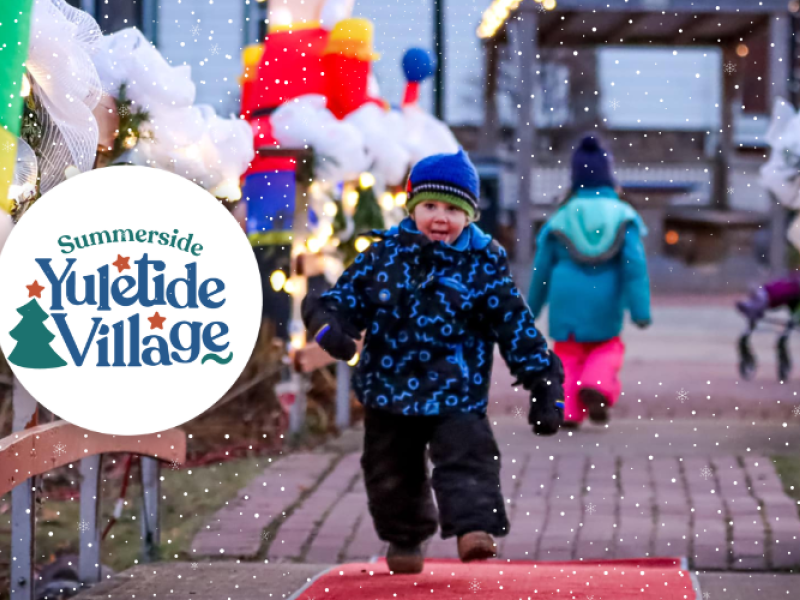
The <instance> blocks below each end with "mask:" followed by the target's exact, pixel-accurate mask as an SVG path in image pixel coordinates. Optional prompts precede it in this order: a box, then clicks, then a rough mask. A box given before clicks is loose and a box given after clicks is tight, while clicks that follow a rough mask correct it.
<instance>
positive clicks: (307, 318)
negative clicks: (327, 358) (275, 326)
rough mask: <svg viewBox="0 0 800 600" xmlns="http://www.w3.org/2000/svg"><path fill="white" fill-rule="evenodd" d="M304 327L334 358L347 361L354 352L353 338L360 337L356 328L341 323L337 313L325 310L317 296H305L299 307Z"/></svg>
mask: <svg viewBox="0 0 800 600" xmlns="http://www.w3.org/2000/svg"><path fill="white" fill-rule="evenodd" d="M300 311H301V314H302V317H303V322H304V323H305V325H306V328H307V329H308V330H309V331H310V332H311V334H312V335H313V336H314V341H315V342H317V343H318V344H319V345H320V347H321V348H322V349H323V350H325V352H327V353H328V354H330V355H331V356H332V357H333V358H335V359H336V360H344V361H348V360H350V359H351V358H353V356H354V355H355V353H356V343H355V341H354V340H357V339H360V338H361V334H360V332H359V331H358V328H356V327H355V326H353V325H351V324H350V323H343V322H342V321H341V319H340V318H339V317H338V315H337V314H336V313H334V312H331V311H329V310H327V309H326V308H325V307H324V306H323V305H322V303H321V302H320V301H319V297H317V296H310V295H309V296H306V297H305V298H303V302H302V304H301V308H300Z"/></svg>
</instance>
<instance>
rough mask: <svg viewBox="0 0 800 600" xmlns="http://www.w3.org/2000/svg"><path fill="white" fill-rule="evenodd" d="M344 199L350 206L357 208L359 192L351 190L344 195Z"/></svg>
mask: <svg viewBox="0 0 800 600" xmlns="http://www.w3.org/2000/svg"><path fill="white" fill-rule="evenodd" d="M344 201H345V202H346V203H347V206H348V207H349V208H355V207H356V204H358V192H357V191H355V190H350V191H349V192H347V193H346V194H345V195H344Z"/></svg>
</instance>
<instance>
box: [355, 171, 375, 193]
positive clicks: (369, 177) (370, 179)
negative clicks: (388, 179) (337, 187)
mask: <svg viewBox="0 0 800 600" xmlns="http://www.w3.org/2000/svg"><path fill="white" fill-rule="evenodd" d="M358 183H359V185H360V186H361V188H362V189H364V190H367V189H369V188H371V187H372V186H373V185H375V176H374V175H373V174H372V173H362V174H361V177H359V178H358Z"/></svg>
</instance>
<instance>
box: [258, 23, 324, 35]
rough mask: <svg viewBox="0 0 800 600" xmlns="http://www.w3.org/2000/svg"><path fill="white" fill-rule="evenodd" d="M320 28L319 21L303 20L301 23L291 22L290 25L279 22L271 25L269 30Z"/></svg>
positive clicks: (274, 31) (272, 31)
mask: <svg viewBox="0 0 800 600" xmlns="http://www.w3.org/2000/svg"><path fill="white" fill-rule="evenodd" d="M319 28H320V23H319V21H303V22H300V23H297V22H294V23H289V24H288V25H287V24H285V23H277V24H275V25H272V26H270V28H269V32H270V33H277V32H279V31H302V30H303V29H319Z"/></svg>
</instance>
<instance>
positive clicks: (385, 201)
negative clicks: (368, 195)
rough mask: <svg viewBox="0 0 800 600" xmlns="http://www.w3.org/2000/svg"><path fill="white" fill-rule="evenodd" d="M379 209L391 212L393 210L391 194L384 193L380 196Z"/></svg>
mask: <svg viewBox="0 0 800 600" xmlns="http://www.w3.org/2000/svg"><path fill="white" fill-rule="evenodd" d="M380 202H381V208H382V209H383V210H387V211H388V210H392V209H393V208H394V196H392V194H391V192H384V193H383V194H381V200H380Z"/></svg>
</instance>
